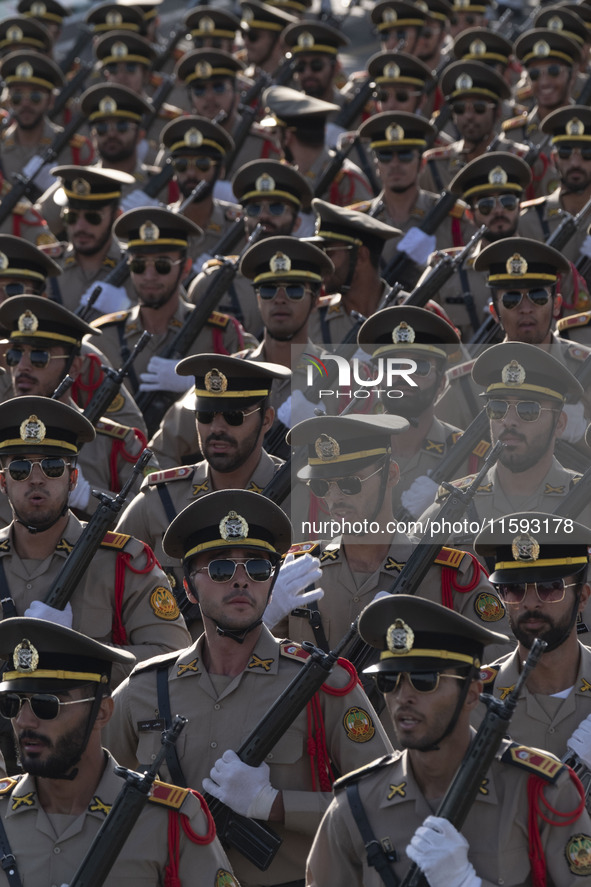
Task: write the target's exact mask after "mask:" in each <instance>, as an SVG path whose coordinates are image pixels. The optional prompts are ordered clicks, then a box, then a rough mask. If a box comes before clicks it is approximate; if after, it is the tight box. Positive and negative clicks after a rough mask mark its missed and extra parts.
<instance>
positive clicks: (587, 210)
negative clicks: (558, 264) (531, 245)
mask: <svg viewBox="0 0 591 887" xmlns="http://www.w3.org/2000/svg"><path fill="white" fill-rule="evenodd" d="M589 215H591V197H590V198H589V200H588V201H587V203H586V204H585V205H584V206H583V207H582V208H581V209H580V210H579V212H578V213H577V214H576V215H575V216H573V215H571V214H570V213H568V212H564V211H563V212H562V219H561V221H560V224H559V226H558V228H555V229H554V231H553V232H552V234H550V236H549V237H548V239H547V240H546V244H547V245H548V246H553V247H554V249H557V250H558V251H559V252H562V250H563V249H564V247H565V246H566V245H567V243H568V242H569V241H570V240H572V238H573V237H574V235H575V234H576V233H577V231H579V230H580V227H581V226H582V225H583V224H584V223H585V221H586V220H587V218H588V216H589Z"/></svg>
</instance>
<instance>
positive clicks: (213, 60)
mask: <svg viewBox="0 0 591 887" xmlns="http://www.w3.org/2000/svg"><path fill="white" fill-rule="evenodd" d="M243 70H244V65H243V64H242V62H239V61H238V59H236V58H234V56H233V55H230V53H229V52H222V50H221V49H193V50H191V52H188V53H187V54H186V55H184V56H183V57H182V59H180V61H179V62H178V64H177V66H176V68H175V75H176V76H177V77H178V79H179V80H181V81H182V82H183V83H185V84H186V85H187V86H189V85H190V84H191V83H193V81H195V80H211V79H212V77H229V78H230V79H231V80H235V79H236V75H237V74H238V73H239V72H240V71H243Z"/></svg>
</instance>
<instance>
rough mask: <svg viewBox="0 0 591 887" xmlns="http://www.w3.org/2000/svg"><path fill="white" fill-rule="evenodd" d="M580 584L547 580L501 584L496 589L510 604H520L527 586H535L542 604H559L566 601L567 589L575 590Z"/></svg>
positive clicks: (497, 584)
mask: <svg viewBox="0 0 591 887" xmlns="http://www.w3.org/2000/svg"><path fill="white" fill-rule="evenodd" d="M578 584H579V583H578V582H570V583H569V584H568V585H567V584H565V581H564V579H547V580H546V581H545V582H500V583H495V588H496V590H497V591H498V593H499V595H500V597H502V599H503V600H504V601H506V602H507V603H508V604H520V603H521V602H522V601H523V599H524V598H525V595H526V593H527V586H528V585H533V586H534V588H535V589H536V595H537V597H538V600H539V601H540V602H541V603H546V604H558V603H559V602H560V601H562V600H564V595H565V593H566V589H567V588H574V587H575V586H576V585H578Z"/></svg>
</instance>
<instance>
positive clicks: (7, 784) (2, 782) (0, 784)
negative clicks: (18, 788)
mask: <svg viewBox="0 0 591 887" xmlns="http://www.w3.org/2000/svg"><path fill="white" fill-rule="evenodd" d="M21 779H22V777H19V778H18V779H13V778H12V777H11V776H6V777H5V778H4V779H0V795H7V794H9V793H10V792H11V791H12V790H13V788H14V787H15V785H18V784H19V782H20V780H21Z"/></svg>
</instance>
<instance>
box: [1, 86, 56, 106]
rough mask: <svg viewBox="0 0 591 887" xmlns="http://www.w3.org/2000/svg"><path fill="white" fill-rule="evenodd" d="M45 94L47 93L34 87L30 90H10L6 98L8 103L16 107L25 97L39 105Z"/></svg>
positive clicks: (33, 103)
mask: <svg viewBox="0 0 591 887" xmlns="http://www.w3.org/2000/svg"><path fill="white" fill-rule="evenodd" d="M46 95H47V93H43V92H40V91H39V90H38V89H35V90H33V91H32V92H11V93H10V95H9V97H8V98H9V101H10V103H11V104H12V105H14V106H15V108H18V106H19V105H21V104H22V103H23V101H24V100H25V99H28V100H29V101H30V103H31V104H32V105H40V104H41V102H42V101H43V99H44V98H45V96H46Z"/></svg>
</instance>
